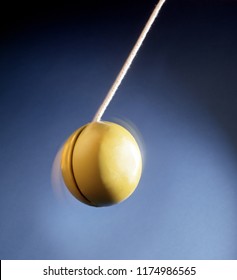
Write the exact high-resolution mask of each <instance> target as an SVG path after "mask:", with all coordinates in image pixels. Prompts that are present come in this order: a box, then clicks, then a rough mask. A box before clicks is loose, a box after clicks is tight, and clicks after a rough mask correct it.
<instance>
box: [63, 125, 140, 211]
mask: <svg viewBox="0 0 237 280" xmlns="http://www.w3.org/2000/svg"><path fill="white" fill-rule="evenodd" d="M61 170H62V175H63V179H64V182H65V184H66V186H67V188H68V189H69V191H70V192H71V193H72V194H73V195H74V196H75V197H76V198H77V199H78V200H80V201H81V202H83V203H85V204H88V205H91V206H109V205H113V204H116V203H119V202H121V201H123V200H125V199H126V198H128V197H129V196H130V195H131V194H132V193H133V192H134V190H135V189H136V187H137V185H138V183H139V180H140V177H141V172H142V156H141V152H140V149H139V146H138V144H137V142H136V140H135V138H134V137H133V136H132V134H131V133H130V132H129V131H128V130H127V129H125V128H124V127H122V126H121V125H118V124H115V123H112V122H92V123H89V124H87V125H85V126H83V127H80V128H79V129H78V130H76V131H75V132H74V133H73V134H72V135H71V136H70V137H69V138H68V140H67V141H66V143H65V144H64V147H63V150H62V158H61Z"/></svg>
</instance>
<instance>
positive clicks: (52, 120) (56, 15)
mask: <svg viewBox="0 0 237 280" xmlns="http://www.w3.org/2000/svg"><path fill="white" fill-rule="evenodd" d="M84 2H85V1H84ZM98 2H99V3H98ZM197 2H198V3H197ZM135 3H136V5H135ZM155 4H156V1H153V0H149V1H147V0H146V1H136V2H135V1H129V0H127V1H111V2H110V3H107V2H106V1H103V0H102V1H88V2H87V3H83V2H81V3H80V1H79V2H78V3H77V4H75V3H74V4H72V3H70V2H66V1H65V2H63V3H62V4H57V6H56V5H50V4H49V3H48V4H47V5H46V4H45V5H44V4H42V3H41V4H38V5H37V4H34V5H35V6H34V5H33V4H24V3H21V4H18V6H17V4H16V5H12V6H10V5H9V6H6V7H5V8H4V9H2V11H3V12H4V14H5V17H4V19H2V24H1V26H2V27H3V29H2V33H1V39H0V40H1V44H0V50H1V51H0V56H1V58H0V71H1V75H0V79H1V82H0V94H1V95H0V96H1V103H0V116H1V138H0V155H1V161H0V172H1V173H0V174H1V177H0V178H1V179H0V182H1V184H0V215H1V216H0V258H1V259H237V219H236V213H237V172H236V171H237V132H236V120H237V110H236V107H237V79H236V68H237V52H236V50H237V17H236V14H237V3H236V1H191V0H190V1H175V0H167V3H166V4H165V6H164V7H163V9H162V12H161V14H160V16H159V18H158V19H157V21H156V23H155V25H154V26H153V28H152V30H151V32H150V34H149V36H148V37H147V39H146V41H145V43H144V44H143V47H142V49H141V51H140V52H139V54H138V57H137V58H136V60H135V62H134V64H133V66H132V68H131V69H130V71H129V73H128V75H127V76H126V78H125V80H124V81H123V83H122V85H121V87H120V88H119V90H118V92H117V95H116V96H115V98H114V99H113V101H112V103H111V104H110V106H109V108H108V110H107V111H106V113H105V115H104V117H103V119H104V120H109V121H113V120H115V119H116V118H118V119H122V120H124V121H129V122H131V123H133V124H134V125H135V126H136V127H137V129H138V130H139V132H140V134H141V135H142V142H143V143H144V151H145V166H144V171H143V176H142V179H141V182H140V184H139V187H138V188H137V190H136V191H135V193H134V195H133V196H132V197H131V198H129V199H128V200H126V201H125V202H123V203H121V204H119V205H116V206H113V207H108V208H99V209H98V208H92V207H88V206H86V205H83V204H81V203H79V202H78V201H76V200H75V199H74V198H73V197H72V196H71V195H70V194H68V193H67V192H65V194H64V195H65V198H64V200H60V199H58V197H57V195H55V193H54V191H53V187H52V184H51V179H50V178H51V168H52V164H53V160H54V157H55V155H56V153H57V151H58V150H59V148H60V147H61V145H62V143H63V142H64V141H65V139H66V138H67V137H68V136H69V135H70V134H71V133H72V132H73V131H74V130H75V129H77V128H78V127H80V126H81V125H84V124H85V123H87V122H88V121H90V120H91V119H92V117H93V115H94V114H95V112H96V110H97V108H98V106H99V105H100V103H101V101H102V100H103V98H104V96H105V94H106V93H107V91H108V89H109V87H110V85H111V84H112V82H113V81H114V78H115V77H116V75H117V73H118V71H119V70H120V68H121V65H122V63H123V62H124V60H125V58H126V57H127V54H128V52H129V51H130V49H131V48H132V46H133V44H134V42H135V40H136V39H137V37H138V35H139V33H140V31H141V29H142V27H143V25H144V23H145V22H146V20H147V18H148V16H149V15H150V12H151V10H152V8H153V7H154V5H155ZM27 9H28V10H27Z"/></svg>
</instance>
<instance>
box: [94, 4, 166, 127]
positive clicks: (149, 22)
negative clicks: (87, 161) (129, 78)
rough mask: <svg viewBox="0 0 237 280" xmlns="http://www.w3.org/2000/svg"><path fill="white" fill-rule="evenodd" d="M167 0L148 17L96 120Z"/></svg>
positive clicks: (101, 113) (97, 117)
mask: <svg viewBox="0 0 237 280" xmlns="http://www.w3.org/2000/svg"><path fill="white" fill-rule="evenodd" d="M165 1H166V0H160V1H158V4H157V5H156V7H155V9H154V10H153V12H152V14H151V16H150V18H149V19H148V21H147V23H146V25H145V27H144V28H143V30H142V33H141V34H140V36H139V38H138V40H137V42H136V44H135V45H134V47H133V49H132V51H131V52H130V54H129V56H128V58H127V60H126V61H125V63H124V65H123V67H122V69H121V70H120V72H119V74H118V76H117V78H116V80H115V81H114V83H113V85H112V87H111V88H110V90H109V92H108V94H107V96H106V97H105V99H104V101H103V103H102V104H101V106H100V107H99V109H98V111H97V113H96V114H95V117H94V119H93V121H94V122H99V121H100V120H101V117H102V115H103V114H104V112H105V110H106V108H107V107H108V105H109V103H110V101H111V100H112V98H113V96H114V95H115V92H116V91H117V89H118V87H119V85H120V84H121V82H122V80H123V78H124V76H125V75H126V73H127V71H128V69H129V67H130V66H131V64H132V62H133V59H134V58H135V56H136V54H137V52H138V50H139V49H140V47H141V45H142V43H143V41H144V39H145V37H146V35H147V33H148V32H149V30H150V28H151V26H152V24H153V22H154V21H155V19H156V17H157V15H158V13H159V11H160V10H161V7H162V6H163V4H164V3H165Z"/></svg>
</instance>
